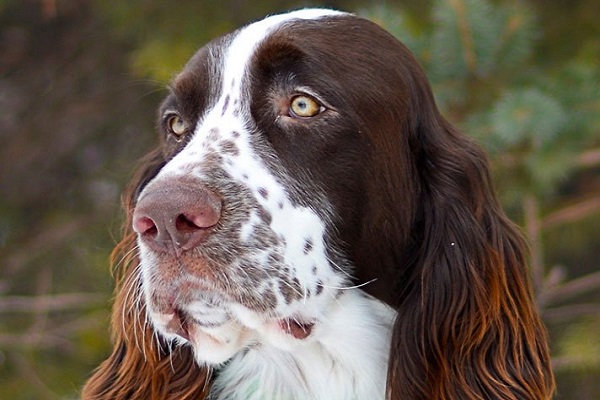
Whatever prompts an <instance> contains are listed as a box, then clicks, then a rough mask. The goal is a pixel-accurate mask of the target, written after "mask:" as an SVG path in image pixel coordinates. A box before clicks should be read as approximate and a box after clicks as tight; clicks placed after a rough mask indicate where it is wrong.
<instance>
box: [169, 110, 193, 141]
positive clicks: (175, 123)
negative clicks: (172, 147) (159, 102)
mask: <svg viewBox="0 0 600 400" xmlns="http://www.w3.org/2000/svg"><path fill="white" fill-rule="evenodd" d="M167 127H168V128H169V133H171V134H173V135H175V136H176V137H177V138H180V137H182V136H183V135H185V134H186V132H187V129H188V128H187V125H186V123H185V121H184V120H183V118H181V117H180V116H179V115H177V114H173V115H171V116H169V117H168V118H167Z"/></svg>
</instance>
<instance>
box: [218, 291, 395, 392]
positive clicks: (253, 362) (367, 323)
mask: <svg viewBox="0 0 600 400" xmlns="http://www.w3.org/2000/svg"><path fill="white" fill-rule="evenodd" d="M327 316H328V319H327V320H326V321H324V322H323V323H322V324H321V325H319V326H318V327H316V328H315V331H314V332H313V333H312V335H311V336H310V337H309V339H310V340H306V341H297V343H296V345H295V346H294V347H293V348H290V349H287V350H281V349H278V348H276V347H275V346H269V345H257V346H256V347H251V348H249V349H248V350H247V352H245V353H244V352H241V353H238V354H237V355H236V356H234V358H233V359H232V360H231V361H230V363H229V364H227V366H226V367H225V368H223V369H222V371H220V372H219V375H218V378H217V379H216V381H215V383H214V390H215V395H214V397H211V400H212V399H215V400H223V399H228V400H238V399H239V400H242V399H245V400H259V399H260V400H265V399H268V400H288V399H290V400H291V399H302V400H304V399H306V400H308V399H313V400H317V399H319V400H321V399H322V400H342V399H369V400H376V399H384V398H385V383H386V372H387V362H388V353H389V343H390V340H391V337H390V335H391V326H392V323H393V319H394V316H395V312H394V311H393V310H392V309H391V308H389V307H387V306H385V305H384V304H383V303H381V302H380V301H378V300H375V299H373V298H369V297H367V296H366V295H363V294H362V293H361V292H360V290H348V291H346V292H344V293H343V294H342V295H341V296H340V297H339V299H338V302H336V303H333V304H332V306H331V309H330V310H328V313H327Z"/></svg>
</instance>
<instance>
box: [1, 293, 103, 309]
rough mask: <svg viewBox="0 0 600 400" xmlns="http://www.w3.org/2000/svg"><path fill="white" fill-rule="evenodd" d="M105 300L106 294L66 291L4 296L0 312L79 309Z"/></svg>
mask: <svg viewBox="0 0 600 400" xmlns="http://www.w3.org/2000/svg"><path fill="white" fill-rule="evenodd" d="M104 301H106V295H104V294H101V293H98V294H88V293H67V294H58V295H47V296H37V297H34V296H6V297H0V313H3V312H4V313H7V312H33V313H37V312H42V311H45V312H48V311H59V310H71V309H81V308H88V307H91V306H95V305H97V304H100V303H102V302H104Z"/></svg>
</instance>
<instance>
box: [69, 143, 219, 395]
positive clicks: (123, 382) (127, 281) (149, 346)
mask: <svg viewBox="0 0 600 400" xmlns="http://www.w3.org/2000/svg"><path fill="white" fill-rule="evenodd" d="M162 162H163V161H162V157H161V155H160V152H159V151H155V152H153V153H151V154H149V155H148V156H147V157H146V159H145V160H144V162H143V165H142V168H140V169H139V170H138V172H137V174H136V177H135V178H134V179H133V184H132V186H131V188H130V190H129V191H128V193H127V194H126V196H125V197H124V204H123V206H124V209H125V210H126V212H127V221H126V223H125V229H124V235H123V239H122V241H121V242H120V243H119V244H118V245H117V247H116V248H115V250H114V251H113V255H112V264H113V270H114V274H115V277H116V289H115V303H114V305H113V315H112V334H113V350H112V354H111V355H110V357H109V358H108V359H106V360H105V361H104V362H103V363H102V364H101V365H100V366H99V367H98V368H97V369H96V370H95V371H94V372H93V374H92V376H91V377H90V379H89V380H88V381H87V382H86V384H85V386H84V388H83V390H82V395H81V398H82V399H84V400H148V399H161V400H182V399H190V400H191V399H194V400H201V399H205V398H206V397H207V396H208V389H209V387H210V370H209V369H208V368H206V367H200V366H199V365H198V364H197V363H196V361H195V360H194V356H193V353H192V349H191V348H190V347H187V346H170V345H169V344H168V343H165V341H164V340H162V339H161V338H160V337H159V336H158V335H157V333H156V332H154V331H153V328H152V326H151V324H150V322H149V321H148V320H147V316H146V309H145V307H146V306H145V303H144V296H143V293H142V288H141V282H140V270H139V259H138V255H137V253H138V249H137V244H136V235H135V234H134V232H133V230H132V228H131V224H132V221H131V219H132V213H133V205H134V204H135V198H136V197H137V193H138V192H139V190H140V188H141V187H143V185H145V184H146V183H147V182H148V181H149V180H150V179H151V177H152V176H154V174H156V171H157V169H158V168H159V167H160V166H161V165H162Z"/></svg>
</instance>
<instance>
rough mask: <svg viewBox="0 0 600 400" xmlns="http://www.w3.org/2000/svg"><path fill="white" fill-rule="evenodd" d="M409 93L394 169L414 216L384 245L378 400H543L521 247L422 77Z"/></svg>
mask: <svg viewBox="0 0 600 400" xmlns="http://www.w3.org/2000/svg"><path fill="white" fill-rule="evenodd" d="M413 72H414V73H415V74H416V75H419V74H422V72H420V71H418V70H417V71H413ZM410 85H412V90H411V99H412V100H411V101H412V106H411V107H412V109H413V110H412V112H411V113H410V116H409V117H408V119H409V122H408V123H407V124H404V125H405V126H408V127H410V128H409V129H410V132H409V133H408V143H409V147H410V149H411V151H410V155H409V156H408V157H410V158H412V159H411V160H409V161H408V162H407V160H406V159H405V160H404V161H403V162H404V163H405V166H404V168H405V171H407V172H405V174H407V175H408V177H407V178H406V179H409V180H411V182H410V183H405V184H404V186H405V187H412V188H413V190H411V192H412V193H414V196H415V197H414V198H413V199H412V200H411V201H408V202H407V204H413V205H414V206H413V209H414V214H413V215H412V216H411V218H412V219H411V221H410V225H409V226H411V227H412V228H411V230H410V232H408V236H407V237H401V238H396V240H397V241H396V243H394V240H391V239H388V242H389V244H390V245H395V246H396V250H395V252H396V254H398V256H397V258H396V259H395V260H394V261H395V262H396V265H395V268H396V271H397V272H396V273H395V277H396V280H395V281H394V283H393V284H394V285H395V288H394V291H393V292H394V293H396V294H397V295H398V297H397V298H395V299H393V300H392V302H393V303H394V305H395V306H396V308H397V310H398V316H397V320H396V323H395V327H394V332H393V339H392V347H391V357H390V364H389V369H388V389H387V395H388V398H390V399H403V400H409V399H427V400H432V399H445V400H450V399H453V400H455V399H514V400H516V399H519V400H523V399H531V400H534V399H535V400H541V399H549V398H551V397H552V393H553V390H554V380H553V374H552V370H551V364H550V360H549V352H548V348H547V340H546V331H545V328H544V326H543V325H542V323H541V320H540V318H539V316H538V312H537V310H536V307H535V304H534V300H533V296H532V286H531V284H530V280H529V276H528V271H527V267H526V265H527V254H526V253H527V252H526V244H525V242H524V240H523V238H522V237H521V235H520V233H519V232H518V230H517V229H516V227H515V226H514V225H513V224H512V223H511V222H510V221H509V220H508V219H507V217H506V216H505V215H504V213H503V211H502V210H501V208H500V206H499V204H498V201H497V200H496V197H495V193H494V191H493V189H492V183H491V179H490V175H489V166H488V163H487V160H486V157H485V155H484V153H483V152H482V151H481V149H480V148H479V147H478V146H477V145H476V144H474V143H473V142H472V141H471V140H469V139H468V138H467V137H465V136H463V135H462V134H460V133H459V132H457V131H456V130H455V129H454V128H453V127H452V126H450V124H448V123H447V122H446V121H445V120H444V119H443V118H442V117H441V116H440V114H439V112H438V111H437V109H436V107H435V105H434V101H433V96H432V95H431V92H430V89H429V87H428V85H427V83H426V80H425V79H424V77H422V76H421V77H420V79H415V82H412V83H409V86H410ZM405 134H406V132H405ZM407 165H411V166H416V169H412V168H409V167H407ZM404 196H406V195H405V194H404ZM400 207H401V205H400ZM402 218H406V216H403V217H402ZM404 223H406V221H404ZM379 246H381V245H379ZM399 253H400V254H399ZM390 254H394V251H390ZM388 269H389V268H388ZM392 281H393V280H390V282H392Z"/></svg>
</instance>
